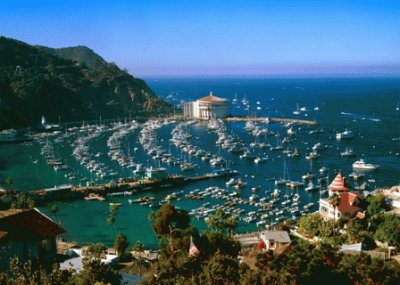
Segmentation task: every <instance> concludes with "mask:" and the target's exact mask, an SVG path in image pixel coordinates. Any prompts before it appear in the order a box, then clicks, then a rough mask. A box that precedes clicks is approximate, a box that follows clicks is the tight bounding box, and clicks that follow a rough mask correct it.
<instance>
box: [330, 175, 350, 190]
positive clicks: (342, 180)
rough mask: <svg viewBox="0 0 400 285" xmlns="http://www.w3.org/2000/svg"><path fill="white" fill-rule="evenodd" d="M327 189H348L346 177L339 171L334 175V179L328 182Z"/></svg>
mask: <svg viewBox="0 0 400 285" xmlns="http://www.w3.org/2000/svg"><path fill="white" fill-rule="evenodd" d="M328 187H329V190H331V191H338V192H343V191H348V190H349V189H350V188H349V185H348V184H347V181H346V177H344V176H343V175H342V174H341V173H340V172H339V173H338V174H337V175H336V177H335V179H333V181H332V183H331V184H329V186H328Z"/></svg>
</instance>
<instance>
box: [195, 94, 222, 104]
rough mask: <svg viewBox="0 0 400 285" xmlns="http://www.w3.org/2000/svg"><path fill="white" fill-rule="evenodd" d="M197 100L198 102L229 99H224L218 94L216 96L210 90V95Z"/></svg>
mask: <svg viewBox="0 0 400 285" xmlns="http://www.w3.org/2000/svg"><path fill="white" fill-rule="evenodd" d="M197 101H198V102H227V100H226V99H224V98H219V97H217V96H214V95H213V94H212V92H210V95H208V96H206V97H203V98H200V99H198V100H197Z"/></svg>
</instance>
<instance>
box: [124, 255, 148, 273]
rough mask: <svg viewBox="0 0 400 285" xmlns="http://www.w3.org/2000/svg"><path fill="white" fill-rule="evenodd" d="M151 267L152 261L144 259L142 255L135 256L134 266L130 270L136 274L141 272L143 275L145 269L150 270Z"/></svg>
mask: <svg viewBox="0 0 400 285" xmlns="http://www.w3.org/2000/svg"><path fill="white" fill-rule="evenodd" d="M150 268H151V263H150V262H149V261H147V260H146V259H144V258H143V257H142V256H135V258H134V260H133V263H132V266H131V268H130V269H129V272H131V273H134V274H139V276H142V274H143V271H142V270H143V269H144V270H146V271H148V270H149V269H150Z"/></svg>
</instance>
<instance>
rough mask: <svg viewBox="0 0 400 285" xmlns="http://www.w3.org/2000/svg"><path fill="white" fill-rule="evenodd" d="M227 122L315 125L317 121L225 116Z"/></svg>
mask: <svg viewBox="0 0 400 285" xmlns="http://www.w3.org/2000/svg"><path fill="white" fill-rule="evenodd" d="M225 121H227V122H248V121H253V122H261V123H280V124H300V125H309V126H316V125H318V122H317V121H315V120H314V121H311V120H302V119H292V118H269V117H227V118H225Z"/></svg>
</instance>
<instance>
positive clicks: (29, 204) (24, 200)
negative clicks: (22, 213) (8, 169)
mask: <svg viewBox="0 0 400 285" xmlns="http://www.w3.org/2000/svg"><path fill="white" fill-rule="evenodd" d="M33 207H35V200H33V198H32V197H30V196H28V195H26V194H20V195H18V197H17V200H16V201H14V202H12V203H11V208H13V209H33Z"/></svg>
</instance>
